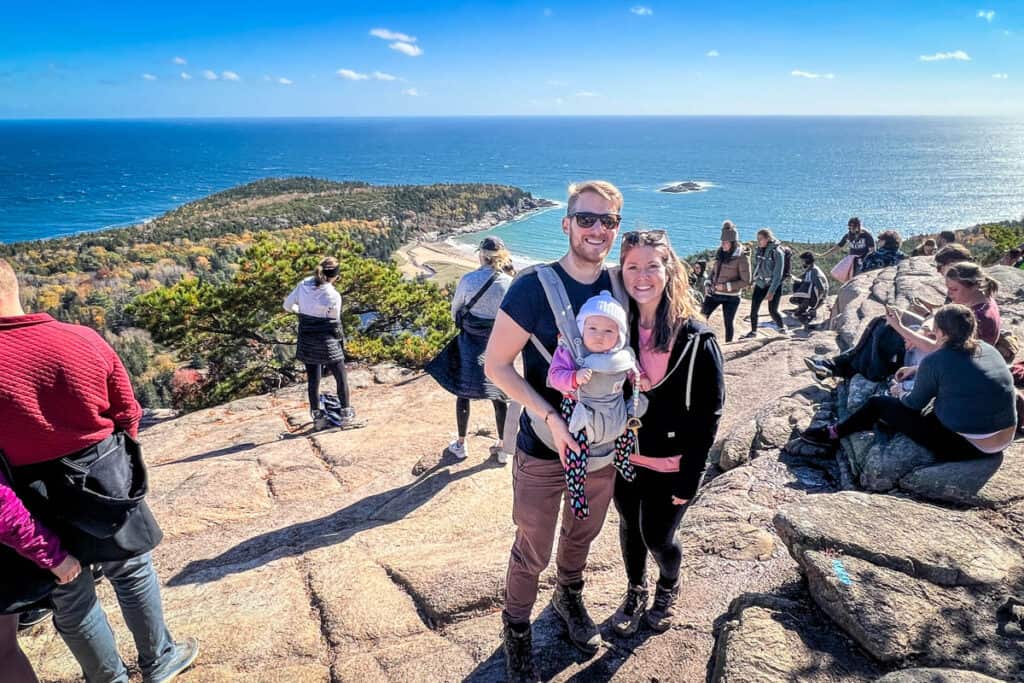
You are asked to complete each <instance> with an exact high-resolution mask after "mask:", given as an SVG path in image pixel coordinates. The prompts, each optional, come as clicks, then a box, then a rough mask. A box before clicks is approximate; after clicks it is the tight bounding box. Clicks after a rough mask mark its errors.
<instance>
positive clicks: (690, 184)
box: [658, 180, 706, 194]
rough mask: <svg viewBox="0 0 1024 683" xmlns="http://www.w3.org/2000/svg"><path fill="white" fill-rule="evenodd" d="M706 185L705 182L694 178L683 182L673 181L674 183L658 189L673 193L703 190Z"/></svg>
mask: <svg viewBox="0 0 1024 683" xmlns="http://www.w3.org/2000/svg"><path fill="white" fill-rule="evenodd" d="M705 187H706V186H705V185H704V183H697V182H694V181H692V180H687V181H684V182H681V183H673V184H672V185H666V186H665V187H663V188H661V189H659V190H658V192H672V193H673V194H681V193H683V192H701V191H702V190H704V188H705Z"/></svg>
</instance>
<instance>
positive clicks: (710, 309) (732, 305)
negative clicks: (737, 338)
mask: <svg viewBox="0 0 1024 683" xmlns="http://www.w3.org/2000/svg"><path fill="white" fill-rule="evenodd" d="M719 306H721V307H722V320H723V321H724V322H725V341H727V342H731V341H732V337H733V334H734V329H733V321H734V320H735V319H736V311H737V309H739V307H740V298H739V297H738V296H726V295H724V294H712V295H711V296H709V297H708V298H706V299H704V303H703V304H702V305H701V307H700V312H701V315H703V316H704V317H705V318H707V317H708V316H710V315H711V314H712V313H714V311H715V309H716V308H718V307H719Z"/></svg>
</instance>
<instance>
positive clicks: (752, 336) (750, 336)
mask: <svg viewBox="0 0 1024 683" xmlns="http://www.w3.org/2000/svg"><path fill="white" fill-rule="evenodd" d="M740 339H757V332H747V333H746V334H745V335H743V336H742V337H740Z"/></svg>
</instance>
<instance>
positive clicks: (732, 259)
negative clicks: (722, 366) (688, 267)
mask: <svg viewBox="0 0 1024 683" xmlns="http://www.w3.org/2000/svg"><path fill="white" fill-rule="evenodd" d="M750 282H751V280H750V259H748V258H747V254H746V253H745V252H744V251H743V245H742V244H740V242H739V233H737V232H736V226H735V225H733V222H732V221H725V222H724V223H722V245H721V247H720V248H719V249H718V254H717V255H716V256H715V265H714V267H713V268H712V270H711V278H710V284H709V286H708V296H707V297H706V298H705V299H704V305H703V306H702V307H701V315H703V316H704V317H705V318H706V317H708V316H710V315H711V314H712V313H714V311H715V309H716V308H718V307H719V306H721V307H722V319H723V320H724V322H725V341H726V342H731V341H732V338H733V335H734V334H735V331H734V326H733V321H734V320H735V319H736V311H737V310H738V309H739V307H740V295H741V294H742V293H743V290H744V289H746V288H747V287H749V286H750Z"/></svg>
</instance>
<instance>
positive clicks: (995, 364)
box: [802, 304, 1017, 460]
mask: <svg viewBox="0 0 1024 683" xmlns="http://www.w3.org/2000/svg"><path fill="white" fill-rule="evenodd" d="M935 337H936V341H937V342H938V344H939V346H940V348H939V349H938V350H937V351H935V352H934V353H932V354H931V355H929V356H928V357H927V358H925V359H924V360H923V361H922V362H921V365H920V366H919V367H918V368H917V370H916V375H917V377H916V382H915V383H914V389H913V390H912V391H911V392H910V393H908V394H906V395H904V396H903V397H902V398H895V397H893V396H872V397H871V398H869V399H868V400H867V403H865V404H864V405H863V406H862V407H861V408H860V409H858V410H857V411H856V412H854V413H853V414H852V415H850V416H849V417H847V418H846V419H845V420H843V421H842V422H839V423H838V424H832V425H829V426H823V427H810V428H808V429H806V430H804V432H803V434H802V438H803V439H804V440H806V441H809V442H811V443H814V444H830V443H833V442H835V441H836V440H838V439H841V438H844V437H847V436H849V435H851V434H854V433H856V432H862V431H866V430H869V429H871V428H873V427H874V426H875V425H876V424H877V423H879V422H881V423H884V424H885V425H886V426H887V427H888V428H889V429H891V430H893V431H896V432H900V433H903V434H906V435H907V436H908V437H910V438H911V439H913V440H914V441H915V442H917V443H918V444H920V445H921V446H924V447H925V448H927V449H928V450H930V451H932V452H933V453H934V454H935V456H936V457H937V458H939V459H940V460H964V459H970V458H980V457H985V456H988V455H993V454H996V453H1001V452H1002V451H1003V450H1005V449H1006V448H1007V447H1008V446H1009V445H1010V444H1011V443H1012V442H1013V438H1014V432H1015V431H1016V429H1017V414H1016V407H1015V403H1016V394H1015V393H1014V388H1013V377H1012V376H1011V374H1010V369H1009V368H1008V367H1007V365H1006V362H1005V361H1004V360H1003V358H1002V356H1000V355H999V352H998V351H996V349H995V347H993V346H992V345H990V344H988V343H986V342H983V341H980V340H979V339H978V336H977V322H976V320H975V318H974V313H972V312H971V309H970V308H968V307H967V306H962V305H960V304H949V305H947V306H943V307H942V308H940V309H939V310H938V311H937V312H936V313H935ZM909 371H910V370H909V368H901V369H900V370H899V371H898V372H897V373H896V379H897V380H903V379H905V378H906V377H907V376H908V372H909ZM932 401H934V405H933V407H932V409H931V410H930V411H929V412H927V413H922V411H924V409H925V407H926V406H928V405H929V404H930V403H932Z"/></svg>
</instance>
